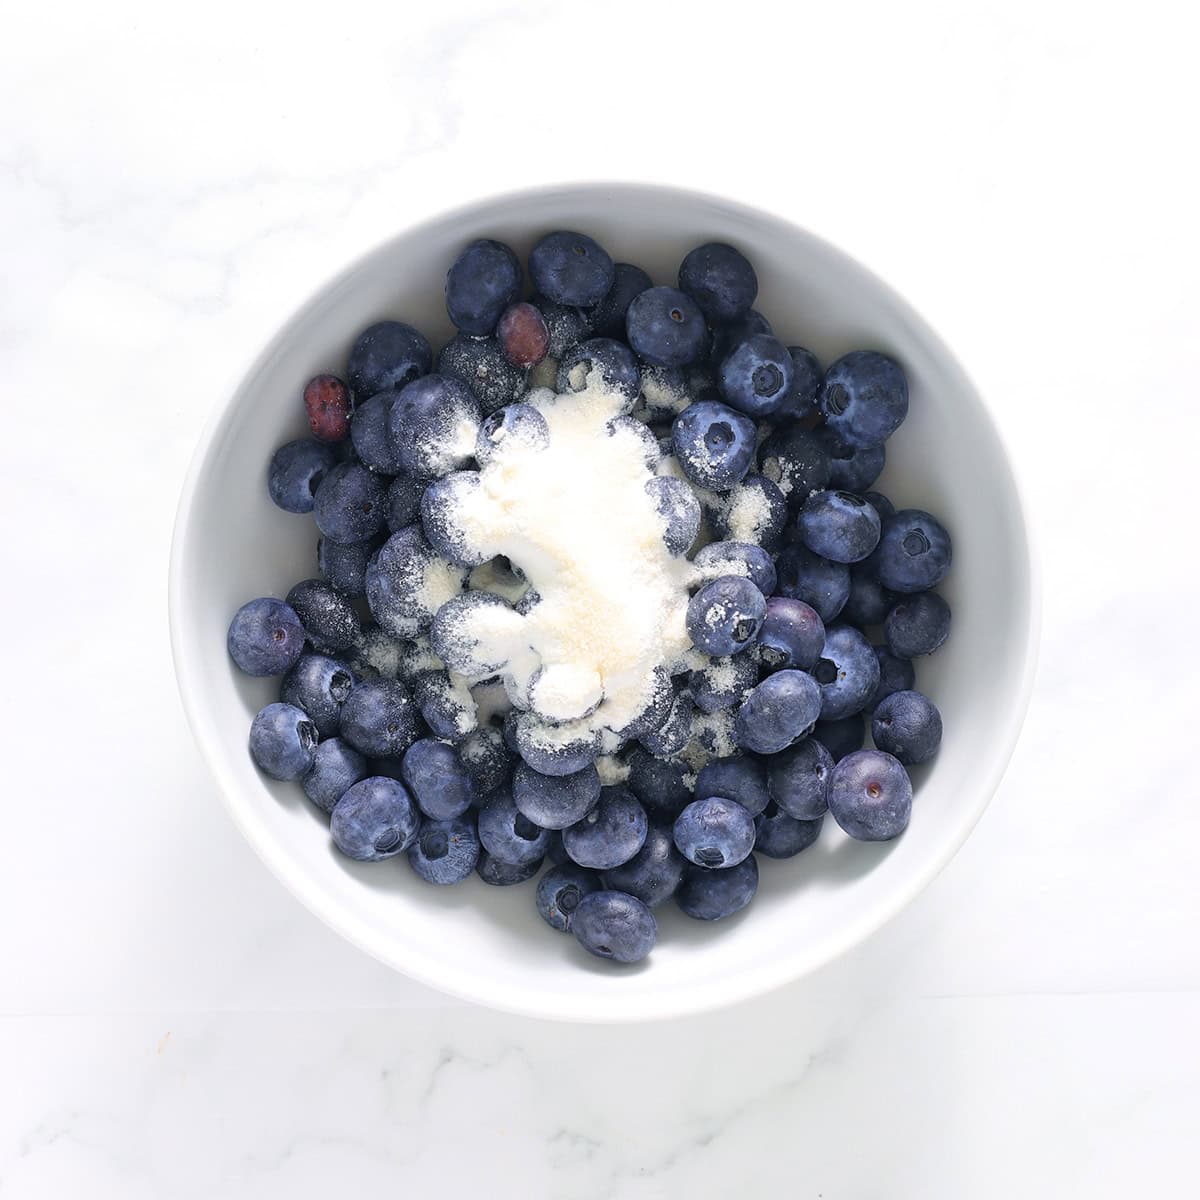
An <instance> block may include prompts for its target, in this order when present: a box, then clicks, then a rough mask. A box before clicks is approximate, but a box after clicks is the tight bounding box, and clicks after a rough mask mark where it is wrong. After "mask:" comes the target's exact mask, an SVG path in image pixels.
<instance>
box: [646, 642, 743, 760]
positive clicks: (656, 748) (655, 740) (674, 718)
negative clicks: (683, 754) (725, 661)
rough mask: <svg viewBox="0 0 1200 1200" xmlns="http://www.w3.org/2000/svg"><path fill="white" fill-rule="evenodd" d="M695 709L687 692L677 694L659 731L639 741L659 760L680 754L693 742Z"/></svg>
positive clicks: (653, 731)
mask: <svg viewBox="0 0 1200 1200" xmlns="http://www.w3.org/2000/svg"><path fill="white" fill-rule="evenodd" d="M731 661H732V660H731ZM755 678H756V679H757V676H755ZM694 709H695V701H694V700H693V699H692V697H691V696H689V695H688V694H687V692H683V691H680V692H676V694H675V699H674V700H673V701H672V703H671V711H670V712H669V713H668V714H667V719H666V720H665V721H664V722H663V723H662V725H661V726H659V728H658V729H655V730H651V731H650V732H648V733H643V734H641V735H640V737H639V738H638V741H639V742H640V743H641V744H642V745H643V746H644V747H645V748H646V749H647V750H649V751H650V753H651V754H653V755H655V756H656V757H658V758H670V756H671V755H672V754H678V753H679V752H680V750H682V749H683V748H684V747H685V746H686V745H687V744H688V742H689V741H690V740H691V736H692V718H693V711H694Z"/></svg>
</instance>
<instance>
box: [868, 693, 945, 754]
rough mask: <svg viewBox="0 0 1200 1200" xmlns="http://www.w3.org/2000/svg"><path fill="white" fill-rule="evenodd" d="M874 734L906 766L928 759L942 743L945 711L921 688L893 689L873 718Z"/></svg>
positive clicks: (879, 742) (881, 747) (877, 740)
mask: <svg viewBox="0 0 1200 1200" xmlns="http://www.w3.org/2000/svg"><path fill="white" fill-rule="evenodd" d="M871 737H872V738H874V739H875V745H876V746H877V747H878V748H879V749H880V750H884V751H886V752H887V753H888V754H891V755H894V756H895V757H896V758H898V759H899V760H900V761H901V762H902V763H904V765H905V766H909V765H910V764H914V763H923V762H928V761H929V760H930V759H931V758H932V757H933V756H934V755H935V754H936V753H937V750H938V746H940V745H941V743H942V714H941V713H940V712H938V710H937V705H935V704H934V702H933V701H932V700H930V699H929V697H928V696H923V695H922V694H921V693H920V692H893V693H892V694H891V695H890V696H888V697H887V698H886V699H885V700H884V701H883V702H882V703H881V704H880V705H879V707H878V708H876V710H875V714H874V716H872V718H871Z"/></svg>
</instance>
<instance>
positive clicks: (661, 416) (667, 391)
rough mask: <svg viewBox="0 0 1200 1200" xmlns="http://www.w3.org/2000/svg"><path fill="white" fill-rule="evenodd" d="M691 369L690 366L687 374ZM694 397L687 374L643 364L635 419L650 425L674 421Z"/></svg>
mask: <svg viewBox="0 0 1200 1200" xmlns="http://www.w3.org/2000/svg"><path fill="white" fill-rule="evenodd" d="M694 369H695V366H694V364H693V366H692V367H691V368H689V370H694ZM694 395H695V393H694V392H693V391H692V390H691V388H690V387H689V386H688V371H683V370H681V369H680V368H678V367H656V366H654V365H653V364H651V363H643V364H642V391H641V395H640V396H639V398H638V416H639V417H640V418H641V419H642V420H644V421H647V422H649V423H650V424H656V423H658V422H659V421H673V420H675V418H676V417H677V416H679V414H680V413H681V412H683V410H684V409H685V408H687V406H688V405H689V404H690V403H691V402H692V398H693V396H694Z"/></svg>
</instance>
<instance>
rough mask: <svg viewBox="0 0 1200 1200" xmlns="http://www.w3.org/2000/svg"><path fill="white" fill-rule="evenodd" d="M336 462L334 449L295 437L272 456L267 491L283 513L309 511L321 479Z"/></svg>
mask: <svg viewBox="0 0 1200 1200" xmlns="http://www.w3.org/2000/svg"><path fill="white" fill-rule="evenodd" d="M336 463H337V451H336V450H335V449H334V448H333V447H332V446H328V445H324V444H322V443H321V442H314V441H313V440H312V438H298V439H297V440H296V441H294V442H288V443H287V444H286V445H283V446H280V447H279V449H278V450H276V451H275V453H274V454H273V455H272V456H271V466H270V469H269V470H268V472H267V491H268V493H269V494H270V496H271V499H272V500H273V501H274V502H275V503H276V504H277V505H278V506H279V507H280V508H282V509H283V510H284V511H285V512H290V513H310V512H312V510H313V504H314V503H315V497H316V494H317V488H318V487H319V486H320V483H321V480H322V479H324V478H325V476H326V474H327V473H328V472H329V471H332V470H333V468H334V466H335V465H336Z"/></svg>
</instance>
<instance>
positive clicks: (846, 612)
mask: <svg viewBox="0 0 1200 1200" xmlns="http://www.w3.org/2000/svg"><path fill="white" fill-rule="evenodd" d="M895 602H896V597H895V595H894V594H893V593H892V592H889V591H888V589H887V588H885V587H884V586H883V584H882V583H880V582H879V559H878V556H877V555H876V554H869V555H867V557H866V558H864V559H863V560H862V562H859V563H855V564H854V565H853V566H852V567H851V568H850V594H849V595H848V596H847V597H846V603H845V605H844V606H843V608H842V612H841V618H842V620H843V621H845V622H847V623H848V624H850V625H857V626H859V628H861V627H862V626H864V625H880V624H882V623H883V619H884V617H886V616H887V614H888V610H889V609H890V608H891V607H892V605H893V604H895Z"/></svg>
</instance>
